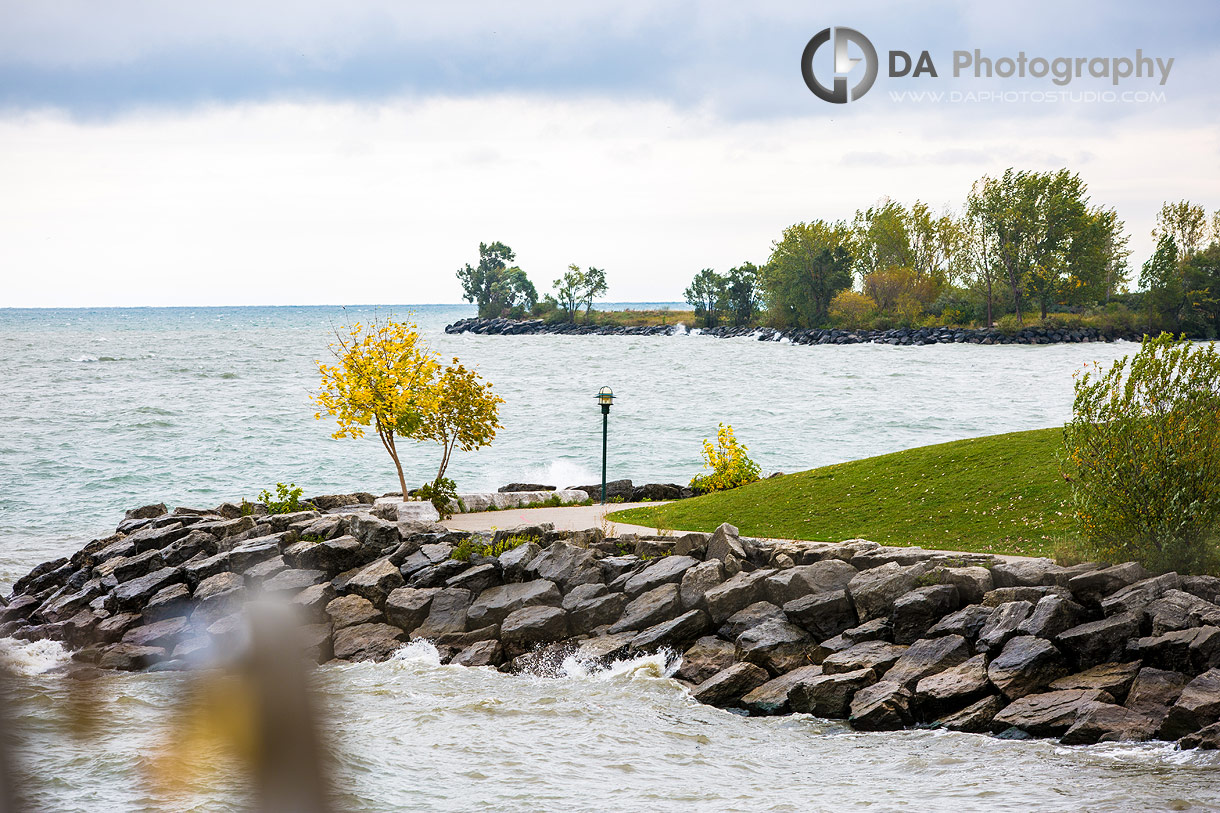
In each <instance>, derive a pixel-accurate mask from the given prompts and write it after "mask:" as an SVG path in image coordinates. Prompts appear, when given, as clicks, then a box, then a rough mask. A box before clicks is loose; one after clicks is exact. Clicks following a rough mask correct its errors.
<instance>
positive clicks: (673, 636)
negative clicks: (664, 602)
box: [631, 610, 711, 652]
mask: <svg viewBox="0 0 1220 813" xmlns="http://www.w3.org/2000/svg"><path fill="white" fill-rule="evenodd" d="M710 625H711V619H709V618H708V615H707V613H706V612H704V611H703V610H688V611H686V612H685V613H683V614H682V615H680V616H678V617H677V618H675V619H673V620H672V621H662V622H661V623H660V624H656V625H654V626H651V627H649V628H648V629H646V630H644V631H643V632H641V633H639V634H638V635H636V636H635V637H634V638H632V639H631V648H632V649H634V650H636V651H640V652H652V651H655V650H657V649H660V648H662V647H681V646H684V645H685V644H688V643H690V642H691V641H693V640H695V639H696V638H698V637H699V636H700V635H702V634H703V633H704V632H706V631H707V629H708V627H709V626H710Z"/></svg>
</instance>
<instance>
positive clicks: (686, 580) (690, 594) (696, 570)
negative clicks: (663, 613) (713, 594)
mask: <svg viewBox="0 0 1220 813" xmlns="http://www.w3.org/2000/svg"><path fill="white" fill-rule="evenodd" d="M723 581H724V565H723V564H721V563H720V561H719V560H717V559H713V560H711V561H708V562H700V563H699V564H697V565H695V566H694V567H692V568H690V569H688V570H686V571H684V572H683V573H682V582H681V584H680V588H679V592H678V597H679V599H681V601H682V607H683V608H684V609H687V610H694V609H706V608H707V602H706V600H705V599H704V596H705V595H706V593H707V591H708V590H711V589H712V588H713V587H715V586H717V585H718V584H720V583H721V582H723Z"/></svg>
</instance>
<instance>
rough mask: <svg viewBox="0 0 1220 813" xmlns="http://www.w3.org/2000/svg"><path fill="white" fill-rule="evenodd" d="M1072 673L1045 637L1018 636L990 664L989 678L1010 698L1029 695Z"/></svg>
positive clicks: (988, 669)
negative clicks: (1069, 672)
mask: <svg viewBox="0 0 1220 813" xmlns="http://www.w3.org/2000/svg"><path fill="white" fill-rule="evenodd" d="M1067 673H1068V667H1067V660H1066V659H1065V658H1064V657H1063V653H1062V652H1060V651H1059V650H1058V649H1057V648H1056V647H1055V645H1054V644H1052V643H1051V642H1050V641H1048V640H1046V639H1045V638H1035V637H1034V636H1032V635H1018V636H1016V637H1015V638H1010V639H1009V641H1008V643H1006V644H1005V645H1004V649H1003V650H1001V651H1000V654H999V655H997V656H996V657H995V659H994V660H992V662H991V663H990V664H989V665H988V666H987V679H988V680H990V681H991V683H992V685H994V686H995V687H996V688H997V689H999V690H1000V691H1001V692H1003V693H1004V696H1005V697H1007V698H1008V699H1009V700H1016V699H1018V698H1021V697H1025V696H1026V695H1028V694H1034V693H1035V692H1037V691H1039V690H1041V689H1043V688H1045V687H1047V686H1049V685H1050V683H1051V681H1054V680H1057V679H1059V678H1061V677H1063V676H1064V675H1066V674H1067Z"/></svg>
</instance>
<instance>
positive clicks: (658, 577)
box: [623, 556, 700, 598]
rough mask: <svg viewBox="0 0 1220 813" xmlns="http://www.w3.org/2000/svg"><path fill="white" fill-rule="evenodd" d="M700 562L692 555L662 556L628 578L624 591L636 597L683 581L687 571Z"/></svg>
mask: <svg viewBox="0 0 1220 813" xmlns="http://www.w3.org/2000/svg"><path fill="white" fill-rule="evenodd" d="M698 564H700V562H699V560H698V559H695V558H692V557H690V556H665V557H662V558H661V559H658V560H657V561H655V562H652V563H651V564H649V565H648V566H647V567H645V568H644V569H643V570H641V571H640V572H638V573H636V574H635V575H633V576H631V578H629V579H627V583H626V584H625V585H624V586H623V592H624V593H626V594H627V595H628V596H629V597H631V598H635V597H636V596H638V595H640V594H641V593H646V592H648V591H649V590H652V589H653V588H654V587H660V586H661V585H662V584H668V583H670V582H681V581H682V577H683V575H685V573H686V571H688V570H690V569H691V568H693V567H695V566H696V565H698Z"/></svg>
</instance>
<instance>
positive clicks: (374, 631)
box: [332, 623, 407, 661]
mask: <svg viewBox="0 0 1220 813" xmlns="http://www.w3.org/2000/svg"><path fill="white" fill-rule="evenodd" d="M406 638H407V634H406V633H405V632H403V631H402V630H400V629H399V628H398V627H392V626H390V625H389V624H378V623H369V624H357V625H356V626H354V627H344V628H343V629H341V630H336V631H335V633H334V638H333V641H332V645H333V648H334V655H335V657H336V658H338V659H339V660H341V661H384V660H386V659H388V658H389V657H390V656H391V655H393V654H394V653H395V652H396V651H398V648H399V647H401V646H402V644H403V642H404V641H405V640H406Z"/></svg>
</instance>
